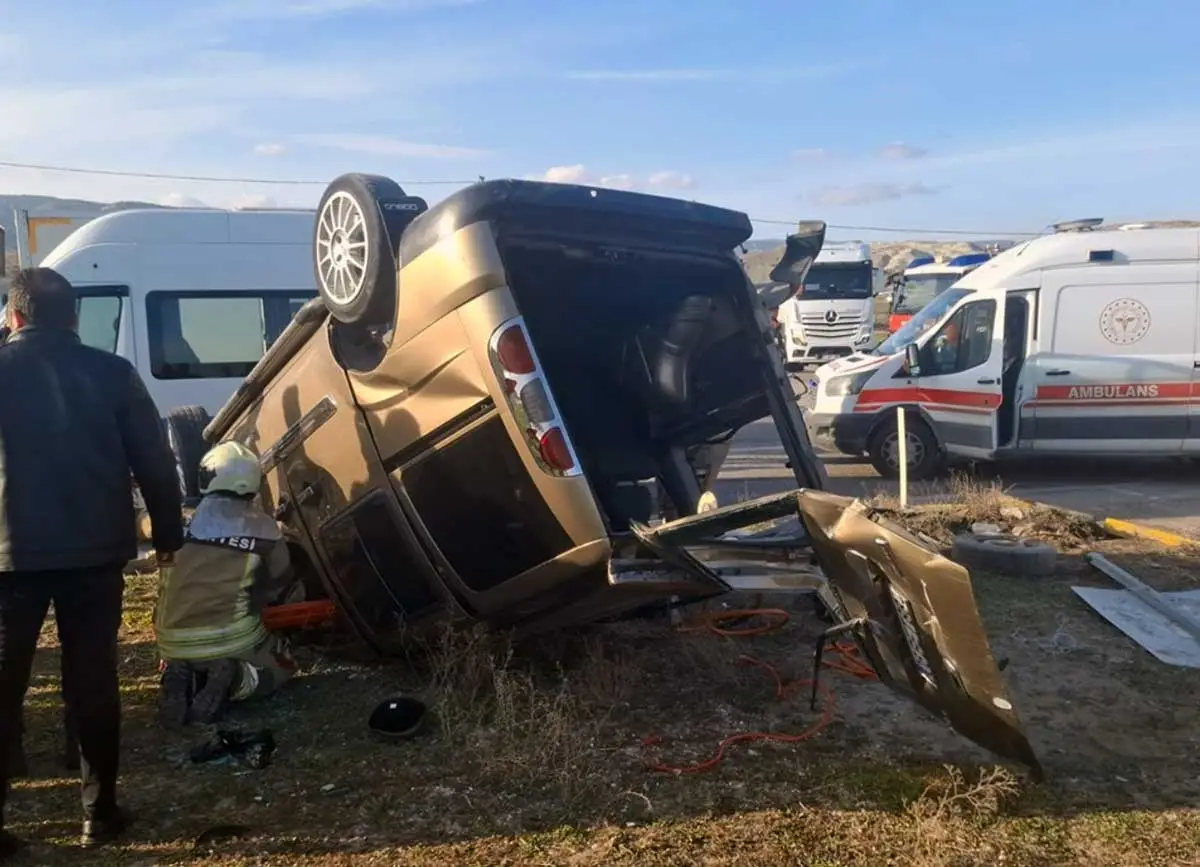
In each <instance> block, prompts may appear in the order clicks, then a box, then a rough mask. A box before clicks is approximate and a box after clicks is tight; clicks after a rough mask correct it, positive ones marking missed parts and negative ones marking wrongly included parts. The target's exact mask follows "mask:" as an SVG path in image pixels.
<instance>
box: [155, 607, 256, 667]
mask: <svg viewBox="0 0 1200 867" xmlns="http://www.w3.org/2000/svg"><path fill="white" fill-rule="evenodd" d="M268 638H269V633H268V632H267V630H266V627H264V626H263V623H262V620H261V619H259V618H258V617H255V616H253V615H247V616H244V617H241V618H239V619H238V620H236V621H235V622H233V623H231V624H230V625H228V626H222V627H196V628H193V629H160V630H159V631H158V650H159V653H160V654H161V656H162V657H163V659H167V660H180V661H186V662H200V661H206V660H213V659H227V658H229V657H232V656H239V655H242V654H245V653H249V652H250V651H252V650H254V649H255V648H256V647H257V646H258V645H259V644H260V643H261V642H263V641H265V640H267V639H268Z"/></svg>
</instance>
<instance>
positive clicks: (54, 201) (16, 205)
mask: <svg viewBox="0 0 1200 867" xmlns="http://www.w3.org/2000/svg"><path fill="white" fill-rule="evenodd" d="M160 207H163V206H162V205H155V204H152V203H150V202H92V201H89V200H87V199H59V198H56V197H55V196H0V227H3V228H4V231H5V233H6V234H7V235H8V237H9V238H10V239H12V238H15V231H16V227H15V226H14V223H13V211H17V210H25V211H28V212H29V216H31V217H37V216H44V217H47V216H56V217H75V216H80V217H98V216H100V215H101V214H107V213H110V212H111V211H122V210H125V209H126V208H160ZM8 245H9V246H10V247H14V248H15V246H16V242H15V241H13V240H9V242H8Z"/></svg>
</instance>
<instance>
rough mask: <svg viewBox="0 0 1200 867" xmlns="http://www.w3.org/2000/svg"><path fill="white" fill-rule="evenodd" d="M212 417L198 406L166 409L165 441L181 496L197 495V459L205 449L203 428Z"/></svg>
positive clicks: (190, 497)
mask: <svg viewBox="0 0 1200 867" xmlns="http://www.w3.org/2000/svg"><path fill="white" fill-rule="evenodd" d="M210 421H212V418H211V417H210V416H209V414H208V410H206V409H205V408H204V407H202V406H180V407H176V408H175V409H173V410H171V411H170V412H169V413H167V418H166V425H167V442H168V443H170V445H171V452H172V453H173V454H174V455H175V472H176V473H178V474H179V493H180V494H181V495H182V496H183V498H184V499H185V500H189V499H195V498H196V497H199V496H200V481H199V473H200V459H201V458H203V457H204V453H205V452H206V451H208V443H206V442H205V440H204V429H205V428H206V427H208V423H209V422H210Z"/></svg>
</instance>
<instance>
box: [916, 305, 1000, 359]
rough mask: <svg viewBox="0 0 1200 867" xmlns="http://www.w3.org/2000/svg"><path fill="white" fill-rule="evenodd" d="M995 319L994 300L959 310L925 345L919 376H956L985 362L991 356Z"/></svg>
mask: <svg viewBox="0 0 1200 867" xmlns="http://www.w3.org/2000/svg"><path fill="white" fill-rule="evenodd" d="M995 318H996V302H995V301H976V302H975V303H973V304H967V305H965V306H963V307H961V308H959V310H958V311H957V312H956V313H955V314H954V315H953V316H951V317H950V319H949V320H947V321H946V323H945V324H944V325H942V327H941V328H940V329H939V330H938V333H937V334H935V335H934V337H933V339H932V340H930V341H929V342H928V343H926V344H925V351H924V352H923V353H922V355H925V356H927V357H926V358H924V359H922V362H921V368H922V376H925V375H928V376H945V375H947V374H950V373H959V372H961V371H964V370H970V369H971V368H972V367H978V366H979V365H981V364H983V363H984V362H985V361H987V360H988V358H989V357H990V356H991V354H992V328H993V323H994V321H995ZM926 370H928V371H929V373H928V374H925V371H926Z"/></svg>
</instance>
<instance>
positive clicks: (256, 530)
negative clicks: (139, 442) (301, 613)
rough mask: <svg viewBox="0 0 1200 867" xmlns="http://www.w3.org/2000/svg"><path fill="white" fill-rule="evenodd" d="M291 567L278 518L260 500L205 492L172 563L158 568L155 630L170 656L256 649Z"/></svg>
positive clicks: (218, 655)
mask: <svg viewBox="0 0 1200 867" xmlns="http://www.w3.org/2000/svg"><path fill="white" fill-rule="evenodd" d="M289 572H290V562H289V558H288V553H287V544H286V542H284V541H283V538H282V534H281V533H280V531H279V526H278V524H276V523H275V521H274V520H272V519H271V518H270V517H268V516H267V515H266V514H265V513H264V512H263V511H262V510H261V509H260V508H259V507H258V506H257V505H256V504H255V503H254V502H253V501H247V500H243V499H239V498H235V497H229V496H224V495H219V494H217V495H210V496H208V497H205V498H204V499H203V500H202V501H201V502H200V505H199V506H198V507H197V509H196V513H195V515H193V516H192V519H191V521H190V522H189V524H188V527H187V532H186V535H185V539H184V545H183V547H182V548H181V549H180V550H179V552H178V553H177V554H176V555H175V563H174V565H173V566H165V567H162V568H161V569H160V570H159V588H158V601H157V604H156V605H155V610H154V629H155V633H156V635H157V638H158V651H159V655H160V656H161V657H162V658H163V659H165V660H167V661H186V662H208V661H213V660H217V659H237V658H239V657H244V656H248V655H250V654H253V653H254V651H255V650H257V649H258V648H259V647H261V646H262V645H263V644H265V643H266V642H267V641H268V640H269V638H270V636H269V634H268V633H267V630H266V628H265V627H264V626H263V622H262V609H263V606H264V605H266V604H268V603H269V602H270V601H271V600H272V599H273V598H275V597H276V596H277V595H278V593H279V589H281V583H282V580H283V579H284V578H285V577H286V576H287V575H288V573H289Z"/></svg>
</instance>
